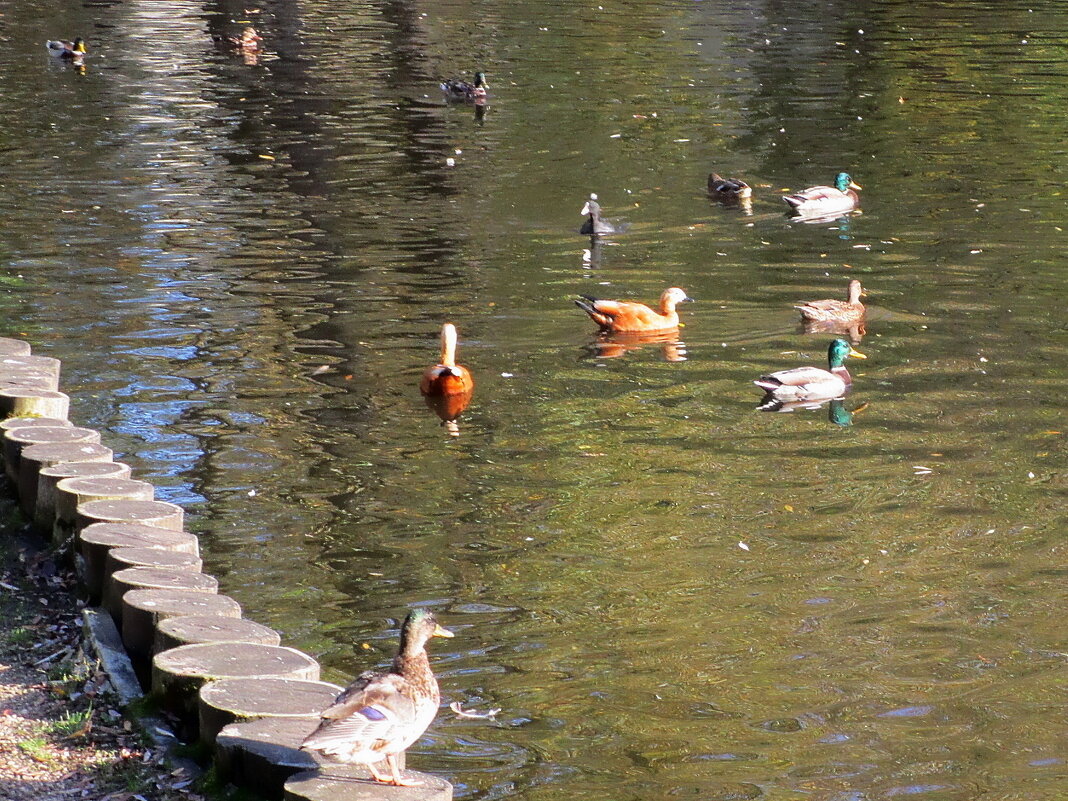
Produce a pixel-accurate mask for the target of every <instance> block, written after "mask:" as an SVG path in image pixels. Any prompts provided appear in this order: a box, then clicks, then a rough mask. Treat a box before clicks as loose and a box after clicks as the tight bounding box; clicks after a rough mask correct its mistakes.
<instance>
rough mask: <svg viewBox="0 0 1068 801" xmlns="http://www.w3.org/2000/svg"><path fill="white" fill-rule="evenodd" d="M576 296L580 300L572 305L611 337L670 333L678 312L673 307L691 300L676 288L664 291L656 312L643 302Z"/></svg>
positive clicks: (675, 322)
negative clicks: (661, 332) (627, 334)
mask: <svg viewBox="0 0 1068 801" xmlns="http://www.w3.org/2000/svg"><path fill="white" fill-rule="evenodd" d="M579 297H580V298H581V300H576V301H575V305H576V306H578V307H579V308H580V309H582V310H583V311H584V312H586V314H588V315H589V316H590V319H592V320H593V321H594V322H595V323H597V325H599V326H600V327H601V330H602V331H606V332H609V333H613V334H624V333H655V332H658V331H671V330H672V329H675V328H678V327H679V313H678V312H677V311H675V306H676V305H677V304H679V303H684V302H686V301H692V300H693V298H690V297H687V296H686V292H685V291H684V290H682V289H679V288H678V287H677V286H673V287H669V288H667V289H665V290H664V291H663V293H662V294H661V295H660V311H659V312H656V311H653V310H652V309H650V308H649V307H648V306H646V305H645V304H644V303H635V302H633V301H629V300H599V299H598V298H595V297H592V296H590V295H579Z"/></svg>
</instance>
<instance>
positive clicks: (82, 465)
mask: <svg viewBox="0 0 1068 801" xmlns="http://www.w3.org/2000/svg"><path fill="white" fill-rule="evenodd" d="M83 447H86V446H73V447H71V446H62V447H61V446H58V445H34V446H33V447H30V448H26V450H24V451H23V452H22V459H21V460H20V462H19V486H20V489H19V503H21V504H22V508H23V512H25V513H26V515H27V516H29V517H32V518H33V524H34V526H36V527H37V528H38V529H40V530H41V531H51V530H52V529H53V527H54V526H55V523H56V484H58V483H59V482H60V481H62V480H63V479H65V478H129V477H130V466H129V465H128V464H124V463H123V462H113V461H111V457H112V453H111V449H110V448H105V447H104V446H103V445H94V446H92V447H95V448H99V449H100V451H99V453H96V454H94V453H90V454H88V455H89V456H93V455H99V456H101V457H102V458H100V459H87V460H81V461H69V457H71V456H74V458H78V456H84V455H86V454H84V453H82V454H78V453H72V452H71V451H75V452H76V451H77V450H78V449H79V448H83ZM38 449H41V450H38ZM63 450H66V451H67V453H66V456H67V457H68V458H64V454H62V451H63ZM104 456H106V457H107V458H103V457H104ZM34 464H39V465H41V467H40V469H38V470H37V483H36V486H35V485H34V484H33V478H32V472H31V470H32V466H33V465H34ZM23 485H25V487H24V488H23ZM31 499H32V503H33V506H32V508H30V509H27V508H26V507H27V505H28V504H29V503H30V502H31Z"/></svg>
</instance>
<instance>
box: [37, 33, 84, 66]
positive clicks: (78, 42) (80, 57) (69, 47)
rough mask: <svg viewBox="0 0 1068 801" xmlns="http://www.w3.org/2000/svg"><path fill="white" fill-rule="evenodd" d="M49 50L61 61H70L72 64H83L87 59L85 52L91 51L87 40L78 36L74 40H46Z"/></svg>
mask: <svg viewBox="0 0 1068 801" xmlns="http://www.w3.org/2000/svg"><path fill="white" fill-rule="evenodd" d="M45 47H47V48H48V52H49V53H50V54H51V55H52V56H53V57H54V58H58V59H60V60H61V61H69V62H70V63H72V64H81V63H82V62H83V61H84V60H85V54H86V53H88V52H89V51H88V50H86V48H85V40H84V39H82V37H80V36H79V37H78V38H77V39H75V40H74V41H73V42H68V41H66V40H65V39H49V40H48V41H47V42H45Z"/></svg>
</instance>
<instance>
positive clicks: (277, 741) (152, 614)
mask: <svg viewBox="0 0 1068 801" xmlns="http://www.w3.org/2000/svg"><path fill="white" fill-rule="evenodd" d="M59 374H60V362H59V360H58V359H54V358H50V357H47V356H37V355H34V354H32V353H31V349H30V346H29V344H27V343H26V342H24V341H22V340H17V339H7V338H0V430H2V441H3V464H4V470H5V472H6V474H7V478H8V479H9V482H10V486H11V487H12V488H13V491H14V492H15V493H16V494H17V498H18V502H19V506H20V508H21V510H22V513H23V514H24V516H25V517H26V518H27V520H28V521H31V522H32V525H33V528H34V529H36V530H37V531H38V532H39V533H40V534H42V535H43V536H44V537H46V538H49V539H50V541H51V547H52V548H53V549H55V551H56V552H57V554H58V555H59V556H60V557H61V558H64V559H69V560H72V561H73V563H74V565H75V567H76V572H77V575H78V577H79V586H80V591H81V592H82V593H83V594H84V596H85V597H86V599H87V600H88V603H89V604H90V605H91V606H92V605H100V606H102V607H103V608H104V609H105V610H106V611H107V613H108V614H109V615H110V617H111V619H112V620H113V621H114V625H115V628H116V630H117V632H118V633H119V635H120V636H121V642H122V645H123V647H124V648H125V651H126V653H127V654H128V656H129V659H130V662H131V663H132V665H133V670H134V673H135V674H136V676H137V679H138V680H139V682H140V684H141V687H142V688H143V690H145V691H146V692H147V693H148V694H149V695H150V697H151V698H152V700H153V701H154V702H155V703H156V704H158V705H159V707H160V708H161V709H162V710H164V711H165V712H167V713H168V714H169V716H170V717H171V719H172V720H175V721H177V723H176V727H177V732H176V733H177V735H178V736H179V737H180V738H181V739H183V740H185V741H187V742H197V743H199V744H200V745H201V746H202V748H201V749H200V751H201V753H202V754H203V755H204V759H205V761H208V760H214V765H215V767H216V770H217V772H218V774H219V775H220V777H221V778H222V779H224V780H226V781H229V782H231V783H233V784H235V785H237V786H240V787H245V788H247V789H249V790H252V791H253V792H255V793H257V794H259V795H260V796H262V797H264V798H266V799H281V798H284V799H291V800H292V801H298V800H299V801H341V799H362V800H365V801H377V800H378V799H385V800H386V801H423V800H424V799H426V800H428V801H430V800H432V801H448V800H449V799H451V798H452V787H451V785H449V783H448V782H445V781H443V780H441V779H438V778H436V777H432V776H427V775H423V776H421V778H422V779H423V780H424V785H423V786H422V787H392V786H387V785H381V784H376V783H374V782H371V781H368V777H369V773H368V772H367V771H366V769H365V768H363V767H362V766H352V765H342V764H337V763H332V762H326V761H325V760H324V759H323V758H322V757H320V756H319V755H313V754H310V753H308V752H305V751H301V750H299V745H300V742H301V740H302V739H303V737H304V736H305V735H307V734H308V733H309V732H310V731H311V730H312V729H314V728H315V725H316V719H317V717H318V713H319V711H320V710H322V709H323V708H325V707H326V706H328V705H329V703H330V702H331V701H332V700H333V699H334V697H335V696H336V695H337V694H338V693H339V692H340V691H341V688H340V687H338V686H337V685H334V684H328V683H326V682H322V681H320V680H319V664H318V662H316V660H315V659H313V658H312V657H310V656H308V655H307V654H305V653H302V652H301V651H298V650H296V649H294V648H287V647H285V646H282V645H281V644H280V641H281V638H280V636H279V634H278V632H276V631H274V630H273V629H270V628H268V627H267V626H263V625H261V624H259V623H256V622H254V621H251V620H247V619H246V618H244V617H242V614H241V606H240V605H239V604H238V603H237V601H235V600H234V599H233V598H230V597H229V596H227V595H221V594H219V592H218V588H219V583H218V581H217V580H216V579H215V578H214V577H212V576H210V575H208V574H206V573H203V572H202V571H201V567H202V563H201V559H200V545H199V540H198V538H197V536H196V535H194V534H191V533H189V532H186V531H185V530H184V514H183V510H182V508H181V507H180V506H177V505H175V504H173V503H167V502H165V501H157V500H155V490H154V488H153V486H152V485H151V484H150V483H148V482H146V481H138V480H136V479H134V478H132V477H131V470H130V467H129V466H128V465H126V464H124V463H122V462H121V461H119V462H117V461H115V460H114V454H113V452H112V450H111V449H110V448H108V447H107V446H106V445H104V444H103V443H102V442H101V436H100V433H99V432H98V431H95V430H93V429H89V428H83V427H81V426H75V425H73V424H72V423H71V422H70V419H69V412H70V399H69V397H68V396H67V395H66V394H64V393H62V392H60V391H59ZM409 773H410V772H409Z"/></svg>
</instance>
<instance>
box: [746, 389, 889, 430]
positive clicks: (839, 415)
mask: <svg viewBox="0 0 1068 801" xmlns="http://www.w3.org/2000/svg"><path fill="white" fill-rule="evenodd" d="M847 394H848V393H847ZM824 406H826V407H827V421H828V422H830V423H833V424H834V425H836V426H841V427H842V428H846V427H848V426H851V425H853V416H854V415H857V414H860V413H861V412H863V411H864V410H865V409H867V408H868V407H869V406H871V404H870V403H862V404H860V405H859V406H857V407H855V408H854V409H852V410H850V409H848V408H847V407H846V405H845V399H844V398H835V399H833V400H823V401H787V400H781V399H779V398H776V397H775V396H774V395H772V394H771V393H767V394H765V395H764V398H763V399H762V400H761V402H760V403H759V404H758V405H757V406H756V408H757V409H759V410H760V411H762V412H795V411H798V410H799V409H801V410H805V411H812V410H815V409H821V408H823V407H824Z"/></svg>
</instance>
